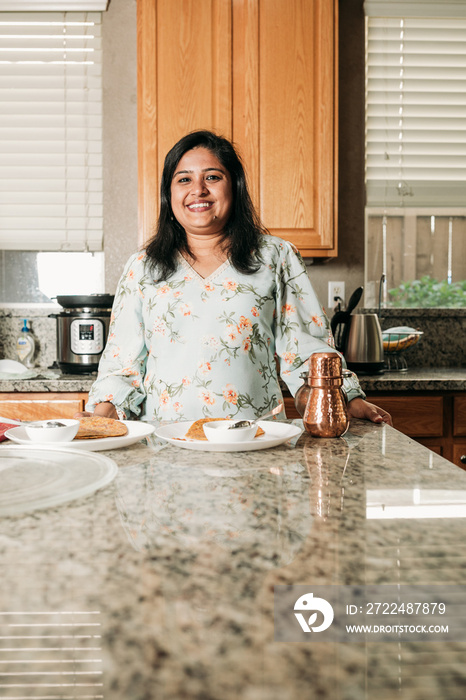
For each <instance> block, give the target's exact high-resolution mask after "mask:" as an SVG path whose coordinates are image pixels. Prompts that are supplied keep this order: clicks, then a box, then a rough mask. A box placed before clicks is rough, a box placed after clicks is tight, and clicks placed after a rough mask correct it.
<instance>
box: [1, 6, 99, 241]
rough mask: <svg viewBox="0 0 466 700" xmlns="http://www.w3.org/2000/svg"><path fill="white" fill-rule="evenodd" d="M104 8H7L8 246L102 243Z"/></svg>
mask: <svg viewBox="0 0 466 700" xmlns="http://www.w3.org/2000/svg"><path fill="white" fill-rule="evenodd" d="M100 19H101V14H100V13H98V12H96V13H51V12H47V13H7V12H2V13H0V95H1V99H2V109H1V112H0V153H1V164H0V249H2V250H27V251H32V250H41V251H47V250H50V251H71V250H77V251H87V250H90V251H99V250H102V238H103V235H102V71H101V64H102V61H101V47H100V26H101V24H100Z"/></svg>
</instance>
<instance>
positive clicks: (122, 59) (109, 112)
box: [102, 0, 138, 294]
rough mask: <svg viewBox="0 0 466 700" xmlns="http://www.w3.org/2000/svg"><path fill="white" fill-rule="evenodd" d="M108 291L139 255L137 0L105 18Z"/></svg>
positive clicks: (116, 3) (117, 2)
mask: <svg viewBox="0 0 466 700" xmlns="http://www.w3.org/2000/svg"><path fill="white" fill-rule="evenodd" d="M102 32H103V56H104V59H103V113H104V130H103V132H104V143H103V171H104V172H103V178H104V250H105V290H106V292H107V293H109V294H113V293H114V292H115V289H116V285H117V282H118V279H119V277H120V275H121V272H122V269H123V265H124V264H125V262H126V260H127V259H128V258H129V256H130V255H131V254H132V253H134V252H135V251H136V250H137V218H138V213H137V185H138V180H137V172H138V164H137V99H136V0H111V2H110V5H109V9H108V10H107V12H104V13H103V15H102Z"/></svg>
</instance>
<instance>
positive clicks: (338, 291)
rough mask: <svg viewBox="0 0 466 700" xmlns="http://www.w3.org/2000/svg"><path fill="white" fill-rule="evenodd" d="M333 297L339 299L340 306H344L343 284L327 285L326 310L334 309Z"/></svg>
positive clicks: (331, 283)
mask: <svg viewBox="0 0 466 700" xmlns="http://www.w3.org/2000/svg"><path fill="white" fill-rule="evenodd" d="M335 297H340V299H341V302H340V303H341V305H342V306H344V305H345V283H344V282H329V283H328V309H329V311H330V310H332V309H334V308H335V306H336V304H337V302H336V301H335Z"/></svg>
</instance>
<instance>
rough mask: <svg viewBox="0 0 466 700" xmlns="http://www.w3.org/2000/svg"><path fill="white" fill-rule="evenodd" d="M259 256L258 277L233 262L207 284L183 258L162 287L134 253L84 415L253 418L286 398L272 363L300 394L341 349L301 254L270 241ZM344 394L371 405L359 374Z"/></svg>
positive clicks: (271, 238)
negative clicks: (108, 411)
mask: <svg viewBox="0 0 466 700" xmlns="http://www.w3.org/2000/svg"><path fill="white" fill-rule="evenodd" d="M261 254H262V258H263V264H262V265H261V267H260V269H259V271H258V272H256V273H254V274H252V275H246V274H242V273H240V272H237V271H236V270H235V269H234V268H233V267H232V265H231V264H230V262H229V261H226V262H225V263H223V264H222V265H221V266H220V267H219V268H217V270H215V272H213V273H212V274H211V275H210V276H209V277H207V278H203V277H201V276H200V275H199V274H198V273H197V272H196V271H195V270H194V269H193V268H192V267H191V266H190V265H189V263H188V262H187V261H186V260H185V259H184V258H183V257H182V256H181V255H179V261H178V267H177V269H176V271H175V273H174V274H173V275H172V276H171V277H169V278H168V279H167V280H166V281H162V282H158V283H157V282H155V281H154V275H153V274H150V273H149V271H148V267H147V266H146V260H147V258H146V255H145V253H144V252H141V253H136V254H134V255H133V256H132V257H131V258H130V259H129V261H128V262H127V264H126V266H125V269H124V272H123V275H122V277H121V280H120V282H119V285H118V289H117V292H116V295H115V300H114V304H113V309H112V317H111V321H110V328H109V337H108V341H107V345H106V347H105V350H104V352H103V355H102V358H101V360H100V364H99V371H98V376H97V379H96V381H95V382H94V384H93V386H92V389H91V391H90V395H89V403H88V404H87V410H90V411H93V410H94V408H95V405H96V404H97V403H100V402H102V401H111V402H112V403H113V404H114V405H115V407H116V408H117V409H120V410H121V411H123V412H124V413H125V415H126V416H127V417H130V415H131V414H132V415H135V416H139V417H140V418H142V419H144V420H149V421H167V420H197V419H198V418H202V417H234V418H242V417H244V418H251V417H253V416H258V415H260V414H262V413H265V412H266V411H267V410H269V409H271V408H273V407H274V406H275V405H276V404H277V403H278V402H279V401H280V400H281V399H282V393H281V389H280V385H279V381H278V377H277V368H276V362H275V358H277V359H278V363H279V365H280V375H281V377H282V379H283V380H284V382H285V383H286V384H287V386H288V388H289V389H290V392H291V393H292V394H293V395H294V394H295V393H296V391H297V389H298V388H299V387H300V386H301V384H302V380H301V379H300V374H301V372H303V371H304V370H305V369H307V359H308V358H309V356H310V355H311V354H312V353H314V352H328V351H329V350H334V342H333V338H332V334H331V331H330V326H329V322H328V319H327V316H326V314H325V311H324V310H323V308H322V307H321V306H320V304H319V301H318V299H317V297H316V295H315V293H314V290H313V288H312V285H311V282H310V280H309V277H308V275H307V272H306V268H305V265H304V263H303V260H302V258H301V256H300V255H299V253H298V251H297V250H296V249H295V248H294V247H293V246H292V245H291V244H290V243H288V242H287V241H284V240H282V239H280V238H277V237H275V236H271V235H264V237H263V240H262V244H261ZM345 389H346V391H347V393H348V399H349V400H351V399H353V398H355V397H356V396H362V397H364V393H363V392H362V390H361V388H360V386H359V382H358V380H357V378H356V376H355V375H353V376H352V377H349V378H348V379H345ZM282 417H284V414H283V416H282Z"/></svg>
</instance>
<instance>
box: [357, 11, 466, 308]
mask: <svg viewBox="0 0 466 700" xmlns="http://www.w3.org/2000/svg"><path fill="white" fill-rule="evenodd" d="M413 7H414V10H413ZM400 8H403V9H402V10H401V11H403V12H406V14H405V16H399V13H400ZM365 9H366V14H367V15H368V16H367V18H366V285H367V286H366V289H367V288H369V290H370V289H371V287H372V289H373V297H374V298H375V299H377V297H378V292H377V293H376V287H377V286H378V284H379V282H378V280H379V279H381V278H382V275H384V276H385V281H384V284H383V289H382V298H383V301H384V302H385V304H388V305H413V306H423V305H426V306H466V282H465V280H466V90H465V85H466V3H463V4H462V6H460V5H458V4H457V3H451V2H445V3H444V4H442V3H430V2H428V1H427V0H426V2H424V3H410V2H406V3H399V2H389V1H386V2H377V0H375V1H374V2H366V3H365ZM458 10H459V11H460V13H462V14H463V15H464V16H463V17H458V16H457V15H458ZM416 14H417V15H418V16H416ZM435 14H437V15H440V16H435ZM419 15H423V16H419ZM432 15H434V16H432ZM448 15H453V16H448ZM390 290H392V291H390ZM395 290H396V291H395Z"/></svg>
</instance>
